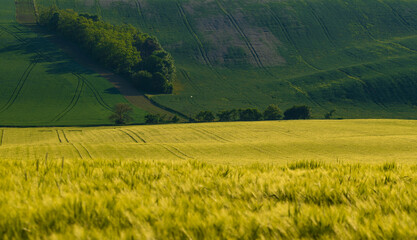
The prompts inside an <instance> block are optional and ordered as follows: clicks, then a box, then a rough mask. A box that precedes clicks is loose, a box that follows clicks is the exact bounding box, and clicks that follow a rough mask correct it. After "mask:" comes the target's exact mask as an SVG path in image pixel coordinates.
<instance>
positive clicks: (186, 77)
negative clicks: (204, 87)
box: [179, 68, 201, 92]
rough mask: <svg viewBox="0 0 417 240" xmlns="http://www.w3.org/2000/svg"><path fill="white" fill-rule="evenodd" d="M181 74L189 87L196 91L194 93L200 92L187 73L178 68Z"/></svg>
mask: <svg viewBox="0 0 417 240" xmlns="http://www.w3.org/2000/svg"><path fill="white" fill-rule="evenodd" d="M179 70H180V72H181V74H182V75H183V76H184V78H185V79H186V80H187V81H188V82H189V83H190V86H191V87H192V88H193V89H194V90H195V91H196V92H201V89H200V88H199V87H197V85H196V84H195V83H194V82H193V81H192V80H191V78H190V76H189V75H188V73H187V72H186V71H185V70H184V69H182V68H180V69H179Z"/></svg>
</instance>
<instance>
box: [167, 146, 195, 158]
mask: <svg viewBox="0 0 417 240" xmlns="http://www.w3.org/2000/svg"><path fill="white" fill-rule="evenodd" d="M159 145H160V146H162V147H163V148H165V149H166V150H167V151H168V152H170V153H171V154H172V155H174V156H176V157H178V158H180V159H182V160H187V159H194V158H192V157H190V156H188V155H187V154H185V153H183V152H182V151H180V150H179V149H178V148H176V147H173V146H171V145H168V144H159Z"/></svg>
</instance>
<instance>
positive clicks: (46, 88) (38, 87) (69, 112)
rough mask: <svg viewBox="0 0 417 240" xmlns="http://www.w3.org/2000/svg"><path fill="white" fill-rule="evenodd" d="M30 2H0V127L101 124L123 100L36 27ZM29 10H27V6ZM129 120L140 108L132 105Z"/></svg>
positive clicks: (140, 119)
mask: <svg viewBox="0 0 417 240" xmlns="http://www.w3.org/2000/svg"><path fill="white" fill-rule="evenodd" d="M30 3H31V1H23V0H22V1H17V2H16V5H15V2H13V1H6V0H1V1H0V4H1V6H2V7H1V10H0V11H1V12H0V82H1V86H2V87H1V88H0V125H5V126H46V125H52V126H65V125H103V124H110V123H111V122H110V120H108V117H109V115H110V114H111V110H112V107H113V105H115V104H116V103H119V102H127V100H126V99H125V98H124V97H123V96H122V95H121V94H120V93H119V92H118V91H117V90H116V89H115V88H114V86H113V85H112V84H111V83H110V82H109V81H108V80H107V79H105V78H104V77H102V76H101V75H99V74H98V73H96V72H94V71H93V70H91V69H90V68H87V67H86V66H85V65H84V64H80V63H79V62H76V61H74V59H73V58H72V57H70V56H69V55H68V53H67V52H66V51H64V50H61V49H60V48H59V47H58V45H57V44H56V41H54V39H53V38H52V37H51V36H49V35H45V34H42V33H41V32H39V31H38V30H37V29H36V27H34V26H32V27H30V26H27V25H21V24H18V23H17V22H16V17H15V15H16V14H15V13H16V12H17V13H18V14H17V16H18V17H17V20H18V21H19V22H21V23H30V22H33V20H34V16H33V15H34V14H33V5H31V4H30ZM31 8H32V9H31ZM133 115H134V117H135V119H136V121H135V123H141V122H143V117H144V115H145V111H144V110H141V109H139V108H135V110H134V114H133Z"/></svg>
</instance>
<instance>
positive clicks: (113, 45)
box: [39, 7, 176, 93]
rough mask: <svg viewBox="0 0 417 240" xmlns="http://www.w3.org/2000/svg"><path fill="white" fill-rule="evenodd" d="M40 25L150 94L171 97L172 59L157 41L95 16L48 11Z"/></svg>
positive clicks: (132, 29)
mask: <svg viewBox="0 0 417 240" xmlns="http://www.w3.org/2000/svg"><path fill="white" fill-rule="evenodd" d="M39 23H40V24H41V25H42V26H45V27H47V28H48V29H49V30H51V31H53V32H56V33H58V34H60V35H62V36H63V37H65V38H66V39H69V40H70V41H72V42H75V43H76V44H77V45H79V46H81V47H82V48H83V49H84V50H85V51H86V52H87V53H88V54H89V55H91V56H92V57H93V58H95V59H96V60H97V61H99V62H100V63H101V64H103V65H104V66H105V67H107V68H110V69H111V70H112V71H114V72H116V73H118V74H121V75H123V76H125V77H127V78H128V79H130V81H131V82H132V83H133V85H135V87H137V88H139V89H142V90H145V91H148V92H151V93H172V90H173V89H172V88H173V85H172V83H173V81H174V80H175V78H176V75H175V72H176V70H175V66H174V60H173V58H172V56H171V55H170V54H169V53H168V52H166V51H165V50H164V49H163V48H162V46H161V44H160V43H159V42H158V40H157V39H156V38H155V37H153V36H150V35H148V34H146V33H142V32H140V31H139V30H138V29H136V28H134V27H133V26H131V25H123V26H114V25H111V24H109V23H105V22H103V21H101V20H100V18H99V17H98V16H95V15H89V14H78V13H76V12H75V11H73V10H60V9H57V8H56V7H51V8H48V9H45V10H43V11H41V13H40V14H39Z"/></svg>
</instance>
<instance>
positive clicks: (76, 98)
mask: <svg viewBox="0 0 417 240" xmlns="http://www.w3.org/2000/svg"><path fill="white" fill-rule="evenodd" d="M83 89H84V82H83V81H81V80H80V79H78V83H77V88H76V89H75V93H74V95H73V96H72V99H71V102H70V103H69V104H68V106H67V107H66V108H65V109H64V111H62V112H61V113H59V114H58V115H57V116H56V117H55V118H54V119H52V121H53V122H56V121H59V120H60V119H61V118H63V117H64V116H65V115H67V114H68V113H69V112H70V111H71V110H72V109H73V108H74V107H75V106H76V105H77V103H78V101H79V100H80V98H81V93H82V92H83Z"/></svg>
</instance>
